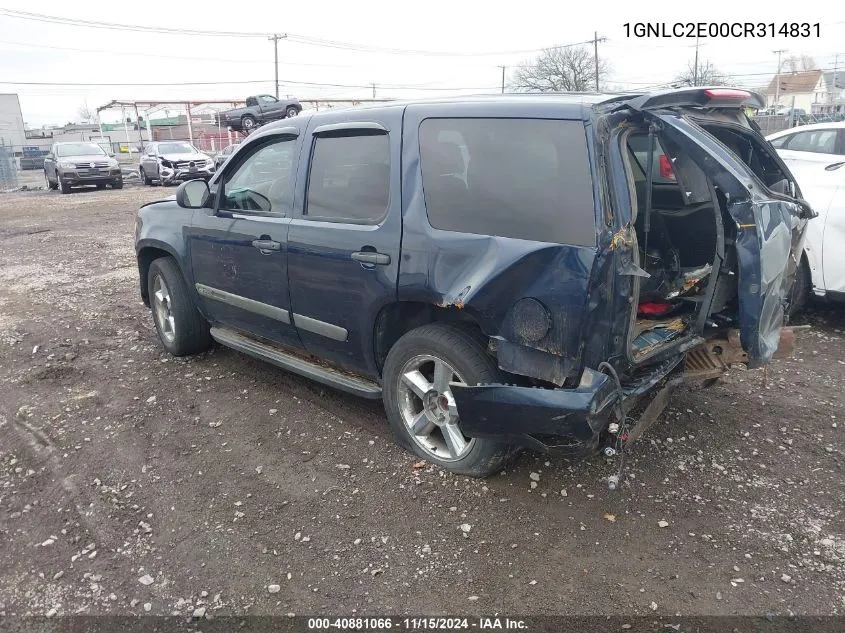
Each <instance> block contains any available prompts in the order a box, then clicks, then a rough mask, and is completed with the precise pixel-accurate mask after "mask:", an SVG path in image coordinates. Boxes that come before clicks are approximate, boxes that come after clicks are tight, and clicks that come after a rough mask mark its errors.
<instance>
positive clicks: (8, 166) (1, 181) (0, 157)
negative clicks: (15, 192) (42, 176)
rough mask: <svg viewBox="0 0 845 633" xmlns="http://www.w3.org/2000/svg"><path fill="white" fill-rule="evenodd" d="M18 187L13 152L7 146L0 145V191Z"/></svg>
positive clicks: (16, 168) (16, 167)
mask: <svg viewBox="0 0 845 633" xmlns="http://www.w3.org/2000/svg"><path fill="white" fill-rule="evenodd" d="M17 188H18V166H17V161H16V160H15V152H14V151H13V149H12V148H11V147H9V146H0V191H4V190H9V189H17Z"/></svg>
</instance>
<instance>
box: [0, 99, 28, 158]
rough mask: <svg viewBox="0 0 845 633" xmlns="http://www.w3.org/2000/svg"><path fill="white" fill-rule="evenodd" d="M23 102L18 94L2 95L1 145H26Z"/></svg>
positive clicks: (0, 111) (0, 107)
mask: <svg viewBox="0 0 845 633" xmlns="http://www.w3.org/2000/svg"><path fill="white" fill-rule="evenodd" d="M25 138H26V137H25V134H24V129H23V115H22V114H21V102H20V100H19V99H18V95H16V94H0V145H7V146H9V145H11V146H14V147H15V148H16V149H17V150H18V151H20V147H21V146H22V145H25V144H26V143H25V142H24V141H25Z"/></svg>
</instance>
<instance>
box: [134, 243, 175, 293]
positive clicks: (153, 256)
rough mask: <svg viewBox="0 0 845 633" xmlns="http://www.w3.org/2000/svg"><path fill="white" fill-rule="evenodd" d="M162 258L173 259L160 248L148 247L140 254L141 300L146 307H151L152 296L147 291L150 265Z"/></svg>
mask: <svg viewBox="0 0 845 633" xmlns="http://www.w3.org/2000/svg"><path fill="white" fill-rule="evenodd" d="M161 257H172V255H171V254H170V253H168V252H167V251H165V250H162V249H160V248H155V247H153V246H148V247H146V248H142V249H141V250H140V252H139V253H138V272H139V273H140V275H141V298H142V299H143V300H144V305H145V306H147V307H148V308H149V307H150V295H149V292H148V291H147V279H148V278H149V275H150V264H152V263H153V262H154V261H155V260H157V259H160V258H161Z"/></svg>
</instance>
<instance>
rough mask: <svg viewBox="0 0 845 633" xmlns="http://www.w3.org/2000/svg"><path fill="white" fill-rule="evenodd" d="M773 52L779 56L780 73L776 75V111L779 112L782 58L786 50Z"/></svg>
mask: <svg viewBox="0 0 845 633" xmlns="http://www.w3.org/2000/svg"><path fill="white" fill-rule="evenodd" d="M772 52H774V53H777V54H778V71H777V73H776V74H775V111H777V107H778V102H779V101H780V56H781V54H783V53H785V52H786V49H785V48H781V49H780V50H776V51H772Z"/></svg>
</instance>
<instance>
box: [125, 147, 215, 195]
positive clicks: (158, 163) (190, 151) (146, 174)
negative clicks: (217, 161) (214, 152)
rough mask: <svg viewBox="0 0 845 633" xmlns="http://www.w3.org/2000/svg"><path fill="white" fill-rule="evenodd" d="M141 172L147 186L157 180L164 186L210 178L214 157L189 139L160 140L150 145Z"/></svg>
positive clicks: (145, 150)
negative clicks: (202, 150)
mask: <svg viewBox="0 0 845 633" xmlns="http://www.w3.org/2000/svg"><path fill="white" fill-rule="evenodd" d="M138 171H139V173H140V176H141V181H142V182H143V183H144V184H145V185H151V184H153V181H154V180H157V181H159V183H161V184H162V185H169V184H172V183H175V182H178V181H185V180H197V179H203V180H208V179H209V178H211V177H212V176H213V175H214V160H213V159H212V158H211V157H210V156H208V155H207V154H203V153H202V152H201V151H199V150H198V149H197V148H196V147H194V146H193V145H191V144H190V143H188V142H187V141H161V142H157V143H150V144H149V145H147V147H146V148H145V149H144V153H143V154H141V164H140V166H139V168H138Z"/></svg>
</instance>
